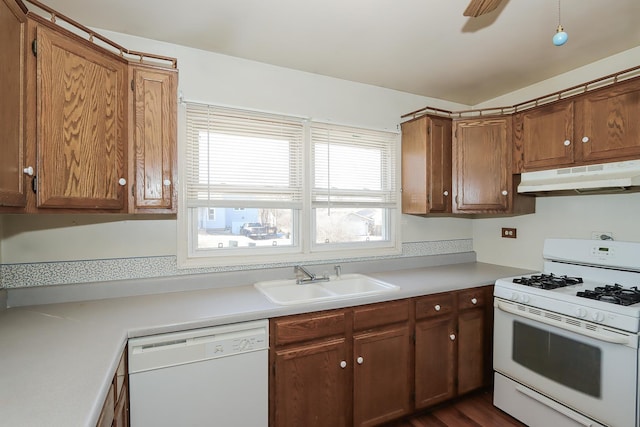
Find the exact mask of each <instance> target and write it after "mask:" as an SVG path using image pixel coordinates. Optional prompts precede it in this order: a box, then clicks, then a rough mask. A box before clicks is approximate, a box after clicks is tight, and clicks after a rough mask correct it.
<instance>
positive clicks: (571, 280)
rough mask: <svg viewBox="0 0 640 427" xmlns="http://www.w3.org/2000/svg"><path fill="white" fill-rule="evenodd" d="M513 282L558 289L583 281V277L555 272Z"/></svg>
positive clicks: (521, 278)
mask: <svg viewBox="0 0 640 427" xmlns="http://www.w3.org/2000/svg"><path fill="white" fill-rule="evenodd" d="M513 283H518V284H520V285H524V286H531V287H533V288H539V289H556V288H563V287H565V286H571V285H577V284H580V283H582V278H581V277H569V276H556V275H555V274H553V273H551V274H534V275H531V276H528V277H520V278H516V279H513Z"/></svg>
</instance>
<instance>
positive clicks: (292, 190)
mask: <svg viewBox="0 0 640 427" xmlns="http://www.w3.org/2000/svg"><path fill="white" fill-rule="evenodd" d="M186 122H187V147H186V162H187V167H186V170H187V176H186V199H187V207H199V206H214V207H215V206H233V207H262V208H266V207H286V208H294V209H299V208H301V206H302V187H303V173H302V144H303V135H304V132H303V123H302V121H301V120H299V119H295V118H290V117H283V116H276V115H269V114H263V113H256V112H251V111H244V110H235V109H231V108H224V107H217V106H211V105H203V104H196V103H187V105H186Z"/></svg>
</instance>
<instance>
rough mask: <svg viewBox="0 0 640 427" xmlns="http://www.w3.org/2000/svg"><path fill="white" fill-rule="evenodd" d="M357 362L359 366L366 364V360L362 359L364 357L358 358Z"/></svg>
mask: <svg viewBox="0 0 640 427" xmlns="http://www.w3.org/2000/svg"><path fill="white" fill-rule="evenodd" d="M356 362H358V365H362V362H364V359H363V358H362V356H358V358H357V359H356Z"/></svg>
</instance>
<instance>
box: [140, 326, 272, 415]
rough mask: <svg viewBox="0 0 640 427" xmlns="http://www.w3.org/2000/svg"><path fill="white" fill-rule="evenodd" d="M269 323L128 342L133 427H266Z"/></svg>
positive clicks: (194, 330) (195, 330)
mask: <svg viewBox="0 0 640 427" xmlns="http://www.w3.org/2000/svg"><path fill="white" fill-rule="evenodd" d="M268 331H269V322H268V320H258V321H252V322H243V323H235V324H230V325H223V326H215V327H211V328H202V329H193V330H189V331H184V332H177V333H168V334H161V335H153V336H148V337H141V338H132V339H130V340H129V355H128V356H129V394H130V416H131V426H132V427H160V426H171V427H175V426H189V427H200V426H220V427H234V426H243V427H244V426H246V427H262V426H267V424H268V412H269V410H268V336H269V332H268Z"/></svg>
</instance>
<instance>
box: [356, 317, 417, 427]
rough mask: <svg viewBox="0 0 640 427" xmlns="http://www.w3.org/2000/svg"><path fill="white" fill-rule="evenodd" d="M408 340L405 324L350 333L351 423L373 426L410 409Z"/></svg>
mask: <svg viewBox="0 0 640 427" xmlns="http://www.w3.org/2000/svg"><path fill="white" fill-rule="evenodd" d="M410 342H411V334H410V332H409V326H408V325H402V326H399V327H394V328H391V329H385V330H382V331H372V332H366V333H362V334H357V335H354V337H353V343H354V345H353V349H354V352H353V354H354V356H355V365H354V375H353V425H354V426H375V425H378V424H380V423H382V422H385V421H388V420H392V419H395V418H399V417H401V416H403V415H406V414H408V413H410V412H411V402H410V393H411V375H410V374H411V371H410V357H409V355H410V353H411V346H410Z"/></svg>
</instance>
